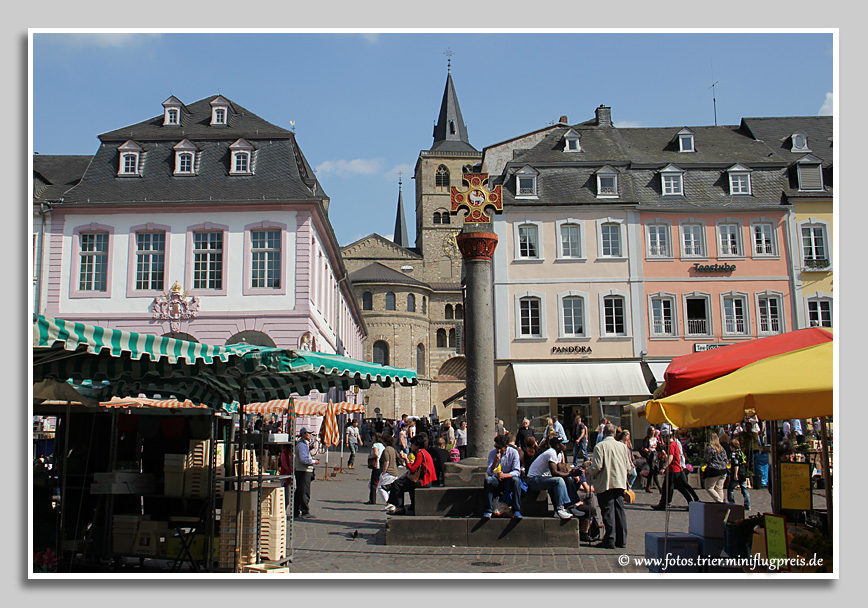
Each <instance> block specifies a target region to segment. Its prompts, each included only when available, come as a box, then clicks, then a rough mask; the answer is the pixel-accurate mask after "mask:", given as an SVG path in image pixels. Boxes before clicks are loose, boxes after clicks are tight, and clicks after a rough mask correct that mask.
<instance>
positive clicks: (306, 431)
mask: <svg viewBox="0 0 868 608" xmlns="http://www.w3.org/2000/svg"><path fill="white" fill-rule="evenodd" d="M305 433H310V431H309V430H307V427H305V426H303V427H301V430H299V431H298V434H299V435H304V434H305Z"/></svg>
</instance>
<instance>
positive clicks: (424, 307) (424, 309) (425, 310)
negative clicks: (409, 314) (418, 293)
mask: <svg viewBox="0 0 868 608" xmlns="http://www.w3.org/2000/svg"><path fill="white" fill-rule="evenodd" d="M422 314H423V315H427V314H428V298H426V297H425V296H422Z"/></svg>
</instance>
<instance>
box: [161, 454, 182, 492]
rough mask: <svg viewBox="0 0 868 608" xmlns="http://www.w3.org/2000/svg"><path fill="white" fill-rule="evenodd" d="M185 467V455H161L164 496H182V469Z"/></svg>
mask: <svg viewBox="0 0 868 608" xmlns="http://www.w3.org/2000/svg"><path fill="white" fill-rule="evenodd" d="M186 467H187V455H186V454H164V455H163V494H165V495H166V496H183V495H184V469H185V468H186Z"/></svg>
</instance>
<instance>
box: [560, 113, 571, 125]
mask: <svg viewBox="0 0 868 608" xmlns="http://www.w3.org/2000/svg"><path fill="white" fill-rule="evenodd" d="M558 122H559V123H560V124H562V125H568V124H570V122H569V121H568V120H567V117H566V115H564V116H561V118H560V120H558Z"/></svg>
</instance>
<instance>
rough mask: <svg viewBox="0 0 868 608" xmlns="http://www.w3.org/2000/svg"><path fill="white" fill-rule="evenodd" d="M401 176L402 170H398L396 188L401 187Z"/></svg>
mask: <svg viewBox="0 0 868 608" xmlns="http://www.w3.org/2000/svg"><path fill="white" fill-rule="evenodd" d="M402 177H404V172H403V171H398V190H400V189H401V184H402V183H403V182H401V178H402Z"/></svg>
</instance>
